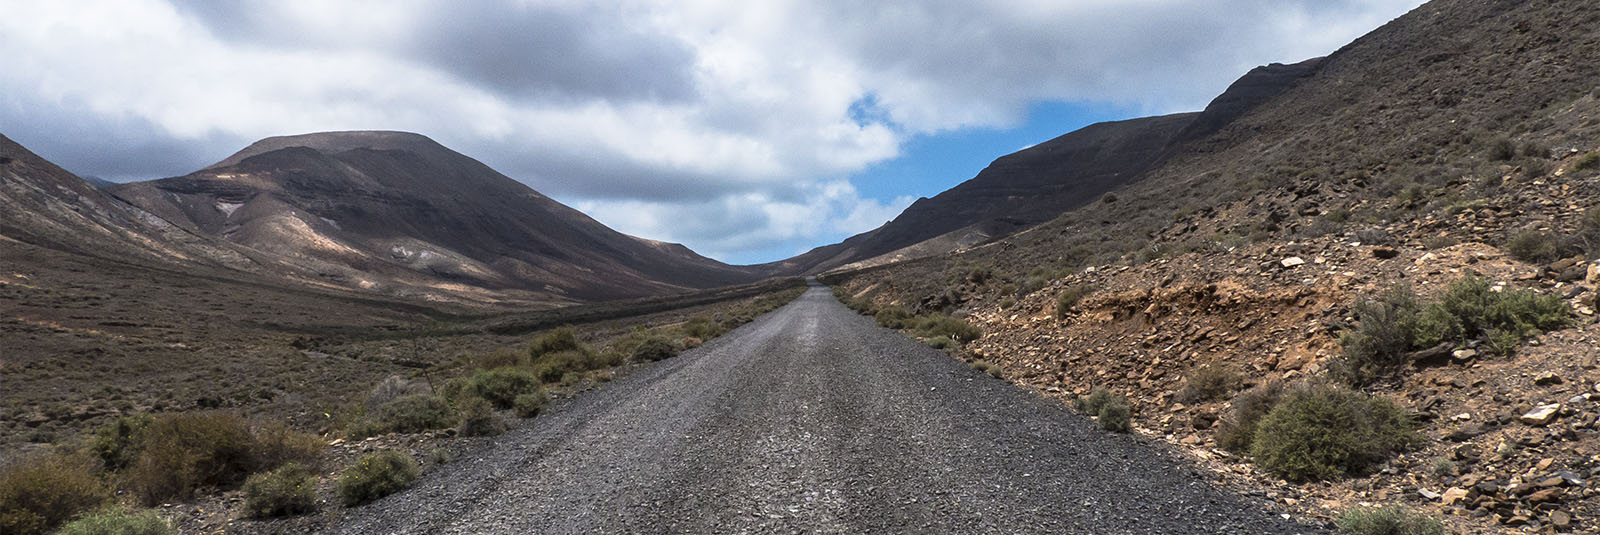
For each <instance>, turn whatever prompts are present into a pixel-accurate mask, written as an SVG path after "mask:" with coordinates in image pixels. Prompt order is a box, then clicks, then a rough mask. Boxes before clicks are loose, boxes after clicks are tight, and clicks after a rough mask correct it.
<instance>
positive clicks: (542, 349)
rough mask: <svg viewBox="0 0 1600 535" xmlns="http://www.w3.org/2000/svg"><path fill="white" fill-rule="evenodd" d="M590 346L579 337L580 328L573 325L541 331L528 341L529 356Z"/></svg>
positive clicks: (581, 349) (535, 356)
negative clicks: (584, 343) (585, 344)
mask: <svg viewBox="0 0 1600 535" xmlns="http://www.w3.org/2000/svg"><path fill="white" fill-rule="evenodd" d="M587 349H588V348H587V347H586V346H584V345H583V341H581V340H579V339H578V330H577V329H574V328H572V327H556V328H554V329H551V330H548V331H545V332H543V333H540V334H539V335H538V336H535V337H534V338H533V341H532V342H529V343H528V356H529V357H533V358H536V359H537V358H539V357H541V356H544V355H548V354H550V353H555V352H557V351H586V350H587Z"/></svg>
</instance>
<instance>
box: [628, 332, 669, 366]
mask: <svg viewBox="0 0 1600 535" xmlns="http://www.w3.org/2000/svg"><path fill="white" fill-rule="evenodd" d="M675 356H678V346H677V345H676V344H673V343H672V341H671V340H667V339H666V338H663V337H660V336H651V337H649V338H645V339H644V341H642V342H639V345H638V346H635V347H634V348H633V360H635V361H638V362H655V361H658V360H666V359H670V358H672V357H675Z"/></svg>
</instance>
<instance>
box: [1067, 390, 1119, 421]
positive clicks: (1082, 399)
mask: <svg viewBox="0 0 1600 535" xmlns="http://www.w3.org/2000/svg"><path fill="white" fill-rule="evenodd" d="M1114 397H1116V394H1112V393H1111V391H1110V390H1106V389H1104V388H1095V389H1091V390H1089V395H1087V396H1078V399H1076V400H1073V403H1072V406H1073V407H1074V408H1076V409H1078V412H1081V413H1083V414H1086V415H1089V416H1094V415H1097V414H1100V408H1101V407H1104V406H1106V403H1107V402H1110V401H1111V400H1112V398H1114Z"/></svg>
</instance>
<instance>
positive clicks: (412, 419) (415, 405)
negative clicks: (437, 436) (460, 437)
mask: <svg viewBox="0 0 1600 535" xmlns="http://www.w3.org/2000/svg"><path fill="white" fill-rule="evenodd" d="M373 418H374V419H376V420H377V421H378V422H379V423H380V424H382V425H383V426H384V428H386V429H387V430H389V431H393V432H397V433H419V432H422V431H428V430H431V429H444V428H447V427H450V426H451V425H452V424H454V423H455V421H456V415H455V409H453V408H451V407H450V402H449V401H446V400H445V399H444V398H442V397H439V396H434V395H429V394H413V395H409V396H406V397H403V398H399V399H396V400H394V401H390V402H389V403H387V404H384V405H383V406H381V407H378V409H377V410H376V411H374V413H373Z"/></svg>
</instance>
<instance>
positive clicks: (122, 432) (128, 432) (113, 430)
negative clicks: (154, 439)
mask: <svg viewBox="0 0 1600 535" xmlns="http://www.w3.org/2000/svg"><path fill="white" fill-rule="evenodd" d="M153 421H155V417H153V416H150V415H148V414H139V415H134V416H119V417H117V419H116V421H113V422H111V423H109V424H106V425H104V426H101V427H100V429H97V430H95V432H94V436H92V437H90V438H89V449H90V450H91V451H94V453H95V455H97V456H99V457H100V462H101V463H102V464H103V465H105V467H106V469H107V470H121V469H123V468H127V467H128V464H129V463H132V462H133V457H134V454H136V453H138V452H137V450H135V449H134V440H135V439H136V438H137V435H138V434H139V432H140V431H143V430H144V429H145V428H146V427H150V422H153Z"/></svg>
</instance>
